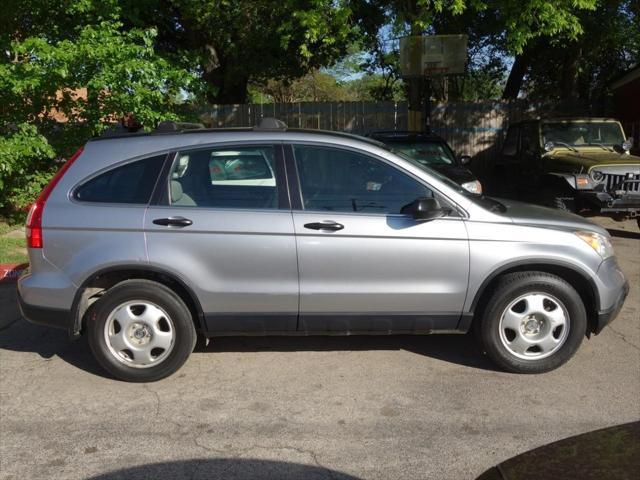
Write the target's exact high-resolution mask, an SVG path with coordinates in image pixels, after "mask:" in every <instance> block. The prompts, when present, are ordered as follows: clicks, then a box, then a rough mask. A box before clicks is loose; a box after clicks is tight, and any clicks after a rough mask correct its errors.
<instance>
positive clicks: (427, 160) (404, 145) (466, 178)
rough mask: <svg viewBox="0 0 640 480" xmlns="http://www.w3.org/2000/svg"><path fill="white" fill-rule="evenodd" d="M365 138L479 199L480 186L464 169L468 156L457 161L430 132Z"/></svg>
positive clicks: (378, 134)
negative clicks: (451, 182)
mask: <svg viewBox="0 0 640 480" xmlns="http://www.w3.org/2000/svg"><path fill="white" fill-rule="evenodd" d="M367 136H368V137H370V138H373V139H375V140H378V141H380V142H382V143H384V144H386V145H387V146H388V147H389V148H390V149H391V150H392V151H393V152H394V153H398V154H400V155H406V156H407V157H410V158H411V159H413V160H415V161H417V162H420V163H421V164H423V165H425V166H427V167H429V168H432V169H434V170H436V171H437V172H439V173H441V174H443V175H444V176H446V177H449V178H450V179H451V180H453V181H454V182H456V183H458V184H460V185H461V186H462V187H463V188H464V189H465V190H468V191H469V192H471V193H476V194H478V195H480V194H481V193H482V184H481V183H480V181H479V180H478V179H477V178H476V176H475V175H474V174H473V173H472V172H471V170H469V169H468V168H467V167H465V165H468V164H469V162H470V161H471V157H470V156H469V155H460V157H456V155H455V154H454V153H453V150H452V149H451V147H450V146H449V145H448V144H447V142H446V141H445V140H444V139H443V138H442V137H439V136H438V135H435V134H433V133H430V132H424V133H423V132H408V131H395V130H394V131H391V130H390V131H377V132H371V133H369V134H367Z"/></svg>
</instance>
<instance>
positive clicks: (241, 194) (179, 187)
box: [170, 146, 278, 208]
mask: <svg viewBox="0 0 640 480" xmlns="http://www.w3.org/2000/svg"><path fill="white" fill-rule="evenodd" d="M170 178H171V184H170V203H171V205H175V206H181V207H197V206H199V207H219V208H278V186H277V184H276V174H275V154H274V149H273V147H272V146H268V147H261V146H256V147H253V146H252V147H246V148H237V147H230V148H216V149H206V150H196V151H189V152H180V153H179V154H178V156H177V158H176V161H175V163H174V165H173V168H172V170H171V176H170Z"/></svg>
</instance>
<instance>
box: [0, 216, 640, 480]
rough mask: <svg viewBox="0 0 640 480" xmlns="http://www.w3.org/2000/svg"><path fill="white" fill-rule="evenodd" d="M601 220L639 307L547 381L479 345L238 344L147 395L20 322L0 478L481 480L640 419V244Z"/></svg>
mask: <svg viewBox="0 0 640 480" xmlns="http://www.w3.org/2000/svg"><path fill="white" fill-rule="evenodd" d="M602 223H603V224H605V226H607V227H612V230H611V231H612V233H613V235H614V245H615V248H616V250H617V254H618V257H619V258H620V263H621V265H622V268H623V269H624V270H625V273H626V274H627V276H628V278H629V281H630V283H631V293H630V296H629V299H628V300H627V302H626V304H625V306H624V309H623V311H622V313H621V314H620V317H619V318H618V319H617V320H616V321H615V322H614V323H613V324H612V325H611V326H610V327H609V328H606V329H605V331H604V332H603V333H602V334H600V335H599V336H597V337H595V338H592V339H591V340H589V341H585V343H584V344H583V346H582V347H581V349H580V351H579V352H578V354H577V355H576V357H575V358H574V359H573V360H572V361H571V362H570V363H569V364H568V365H566V366H564V367H562V368H560V369H559V370H556V371H554V372H551V373H548V374H544V375H537V376H524V375H513V374H507V373H502V372H499V371H495V370H494V369H493V367H492V365H491V363H489V361H488V360H486V359H485V358H483V357H482V356H481V355H480V354H479V353H478V351H477V349H476V347H475V345H474V343H473V340H472V339H471V338H470V337H469V336H454V335H434V336H430V337H377V338H376V337H345V338H226V339H220V340H215V341H213V342H212V343H211V344H210V345H209V346H208V347H206V348H201V349H199V350H198V351H196V352H195V353H194V354H193V355H192V357H191V358H190V360H189V361H188V362H187V364H186V365H185V366H184V367H183V368H182V369H181V370H180V371H179V372H178V373H177V374H176V375H174V376H173V377H171V378H168V379H166V380H163V381H160V382H157V383H154V384H147V385H135V384H127V383H123V382H119V381H116V380H113V379H110V378H108V377H107V376H106V375H105V374H104V373H103V372H102V371H101V370H100V368H99V367H98V365H97V364H96V363H95V361H94V360H93V359H92V357H91V355H90V353H89V351H88V346H87V345H86V343H85V342H84V341H79V342H74V343H72V342H69V341H68V340H67V339H66V337H65V333H64V332H60V331H55V330H49V329H45V328H40V327H36V326H33V325H30V324H27V323H26V322H24V321H22V320H20V321H17V322H15V323H13V324H12V325H10V326H8V327H6V328H4V329H3V330H1V331H0V415H1V418H0V479H5V480H8V479H86V478H93V479H134V478H136V479H137V478H140V479H142V478H149V479H174V478H175V479H178V478H179V479H192V478H194V479H213V478H220V479H225V480H226V479H236V478H237V479H248V478H273V479H293V478H304V479H323V478H344V479H353V478H355V479H389V478H407V479H427V478H428V479H473V478H475V477H476V476H477V475H479V474H480V473H481V472H482V471H484V470H485V469H487V468H488V467H490V466H492V465H494V464H496V463H498V462H501V461H503V460H505V459H507V458H509V457H511V456H514V455H516V454H519V453H522V452H524V451H526V450H529V449H531V448H534V447H537V446H540V445H542V444H546V443H549V442H551V441H555V440H558V439H561V438H565V437H568V436H572V435H575V434H579V433H583V432H587V431H590V430H594V429H598V428H602V427H607V426H612V425H617V424H620V423H625V422H629V421H633V420H638V419H639V418H640V326H639V325H640V318H639V317H640V234H639V233H638V229H637V227H636V225H635V222H625V223H622V224H614V223H613V222H610V221H607V220H602Z"/></svg>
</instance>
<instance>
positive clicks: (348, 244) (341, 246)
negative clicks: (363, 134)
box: [288, 145, 469, 333]
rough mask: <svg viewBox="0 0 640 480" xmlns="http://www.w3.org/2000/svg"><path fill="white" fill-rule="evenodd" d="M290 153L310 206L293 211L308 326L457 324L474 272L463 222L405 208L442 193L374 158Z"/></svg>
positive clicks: (303, 322)
mask: <svg viewBox="0 0 640 480" xmlns="http://www.w3.org/2000/svg"><path fill="white" fill-rule="evenodd" d="M290 151H291V152H292V155H293V157H294V158H295V160H292V162H291V165H292V167H293V166H295V168H288V173H289V174H291V170H294V172H293V174H294V175H295V173H296V172H295V171H296V170H297V176H298V179H299V182H296V183H297V184H298V185H299V189H300V192H299V194H300V199H299V203H300V205H298V206H299V207H301V208H300V209H298V210H294V212H293V220H294V226H295V232H296V244H297V249H298V269H299V277H300V319H299V324H298V329H299V330H302V331H306V332H338V331H339V332H353V333H357V332H363V333H364V332H371V331H376V332H387V333H399V332H425V333H426V332H429V331H431V330H443V329H455V328H456V326H457V324H458V320H459V318H460V314H461V312H462V308H463V303H464V299H465V295H466V291H467V281H468V275H469V246H468V240H467V234H466V229H465V226H464V222H463V220H462V218H461V217H459V216H454V215H455V214H452V215H451V216H447V217H444V218H439V219H435V220H431V221H426V222H418V221H415V220H414V219H413V218H412V217H410V216H409V215H403V214H400V209H401V208H402V207H403V206H404V205H406V204H409V203H411V202H412V201H413V200H415V199H416V198H418V197H432V196H434V193H433V192H432V191H431V190H430V189H429V188H428V187H427V186H426V185H424V184H422V183H421V182H419V181H418V180H416V179H415V178H413V177H412V176H410V175H409V174H407V173H405V172H403V171H401V170H399V169H398V168H397V167H395V166H392V165H391V164H389V163H386V162H384V161H383V160H381V159H378V158H376V157H373V156H370V155H369V154H365V153H362V152H357V151H353V150H346V149H339V148H335V147H325V146H315V145H294V146H293V148H292V149H291V150H290ZM292 193H293V192H292ZM295 201H297V200H292V202H295Z"/></svg>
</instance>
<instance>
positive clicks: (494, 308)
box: [478, 272, 587, 373]
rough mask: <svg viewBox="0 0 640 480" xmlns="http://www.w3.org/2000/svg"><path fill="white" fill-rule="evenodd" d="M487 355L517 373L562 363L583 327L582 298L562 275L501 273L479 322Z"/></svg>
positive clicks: (577, 344)
mask: <svg viewBox="0 0 640 480" xmlns="http://www.w3.org/2000/svg"><path fill="white" fill-rule="evenodd" d="M478 328H479V332H478V333H479V337H480V340H481V342H482V346H483V348H484V351H485V352H486V353H487V355H488V356H489V357H490V358H491V359H492V360H493V361H494V362H495V363H496V364H497V365H498V366H499V367H501V368H503V369H504V370H507V371H510V372H516V373H542V372H547V371H549V370H553V369H555V368H558V367H559V366H561V365H563V364H564V363H566V362H567V361H568V360H569V359H570V358H571V357H572V356H573V354H574V353H575V352H576V351H577V350H578V348H579V347H580V344H581V343H582V339H583V337H584V336H585V333H586V328H587V315H586V310H585V307H584V304H583V302H582V298H581V297H580V295H579V294H578V292H576V290H575V289H574V288H573V287H572V286H571V285H569V283H567V282H566V281H565V280H563V279H562V278H560V277H558V276H556V275H551V274H548V273H544V272H517V273H511V274H507V275H504V276H503V277H502V278H500V280H499V282H498V284H497V286H496V288H495V291H494V293H493V294H492V295H491V297H490V298H489V300H488V302H487V303H486V306H485V308H484V314H483V317H482V319H481V320H480V323H479V324H478Z"/></svg>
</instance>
